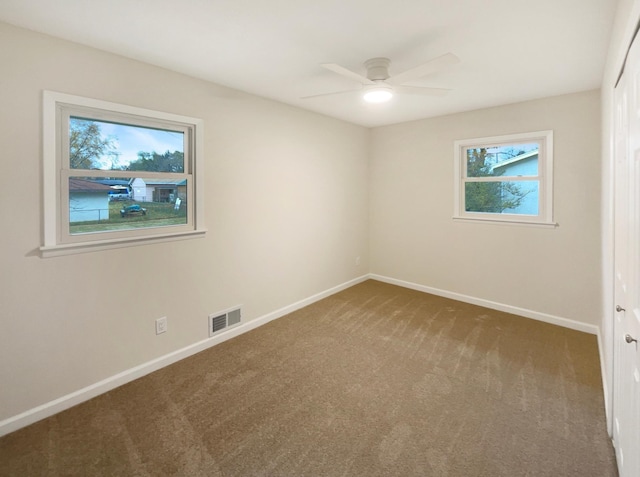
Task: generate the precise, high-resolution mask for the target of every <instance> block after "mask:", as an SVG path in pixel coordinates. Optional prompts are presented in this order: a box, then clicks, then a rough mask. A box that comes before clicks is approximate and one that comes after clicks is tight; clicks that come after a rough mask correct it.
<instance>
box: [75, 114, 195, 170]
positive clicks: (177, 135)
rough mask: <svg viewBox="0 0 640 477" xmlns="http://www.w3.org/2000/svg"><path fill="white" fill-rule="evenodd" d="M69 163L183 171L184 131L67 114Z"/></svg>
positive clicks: (127, 168) (114, 168)
mask: <svg viewBox="0 0 640 477" xmlns="http://www.w3.org/2000/svg"><path fill="white" fill-rule="evenodd" d="M69 167H70V168H71V169H94V170H95V169H99V170H103V171H109V170H116V171H153V172H184V132H182V131H172V130H166V129H155V128H147V127H143V126H134V125H131V124H121V123H115V122H108V121H98V120H95V119H87V118H81V117H78V116H71V117H70V118H69Z"/></svg>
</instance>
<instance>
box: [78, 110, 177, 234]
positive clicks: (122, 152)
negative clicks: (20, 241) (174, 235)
mask: <svg viewBox="0 0 640 477" xmlns="http://www.w3.org/2000/svg"><path fill="white" fill-rule="evenodd" d="M184 146H185V140H184V132H182V131H173V130H165V129H157V128H147V127H141V126H137V125H130V124H119V123H115V122H106V121H99V120H95V119H89V118H83V117H76V116H70V117H69V168H70V169H74V170H75V169H85V170H91V171H96V170H99V171H104V172H103V173H101V174H99V175H96V176H93V177H84V176H70V177H69V233H70V234H72V235H73V234H82V233H89V232H106V231H113V230H126V229H136V228H144V227H161V226H167V225H184V224H186V223H187V207H188V201H187V181H188V179H185V178H182V177H179V178H173V179H169V178H158V177H154V176H153V175H151V176H148V175H145V174H146V173H148V172H154V173H158V172H159V173H183V172H184V168H185V167H184V165H185V159H184V151H185V147H184ZM115 171H118V172H121V171H127V172H128V173H130V174H131V175H128V176H127V177H122V176H120V175H118V176H116V175H115V174H113V175H110V173H113V172H115ZM94 173H95V172H94Z"/></svg>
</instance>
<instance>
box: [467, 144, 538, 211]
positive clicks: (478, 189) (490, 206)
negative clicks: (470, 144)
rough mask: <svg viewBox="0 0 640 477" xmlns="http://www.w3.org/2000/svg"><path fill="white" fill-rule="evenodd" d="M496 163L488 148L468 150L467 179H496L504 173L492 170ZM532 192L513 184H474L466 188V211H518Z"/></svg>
mask: <svg viewBox="0 0 640 477" xmlns="http://www.w3.org/2000/svg"><path fill="white" fill-rule="evenodd" d="M493 165H494V162H493V161H491V157H490V155H489V154H488V153H487V150H486V148H479V149H468V150H467V177H469V178H471V177H496V176H501V175H502V174H503V173H504V171H503V172H497V171H496V170H495V169H493V168H492V166H493ZM530 192H531V191H523V190H522V188H521V187H520V186H519V185H518V184H515V183H513V182H508V181H496V182H493V181H491V182H472V181H468V182H467V183H466V187H465V209H466V210H467V212H486V213H494V214H501V213H502V212H503V211H504V210H507V209H516V208H518V207H519V206H520V204H522V201H523V200H524V198H525V197H526V196H527V195H528V194H529V193H530Z"/></svg>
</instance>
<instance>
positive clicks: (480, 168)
mask: <svg viewBox="0 0 640 477" xmlns="http://www.w3.org/2000/svg"><path fill="white" fill-rule="evenodd" d="M454 156H455V166H454V169H455V182H454V188H455V199H454V202H455V210H454V219H463V220H464V219H469V220H483V221H494V222H511V223H522V224H544V225H554V224H553V210H552V206H553V133H552V131H539V132H533V133H525V134H514V135H509V136H497V137H487V138H478V139H466V140H461V141H456V142H455V153H454Z"/></svg>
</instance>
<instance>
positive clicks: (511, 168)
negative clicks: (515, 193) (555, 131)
mask: <svg viewBox="0 0 640 477" xmlns="http://www.w3.org/2000/svg"><path fill="white" fill-rule="evenodd" d="M539 148H540V146H539V144H538V143H526V144H502V145H499V146H487V147H478V148H468V149H466V161H467V177H490V176H493V177H495V176H506V177H508V176H511V177H517V176H537V175H538V151H539Z"/></svg>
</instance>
